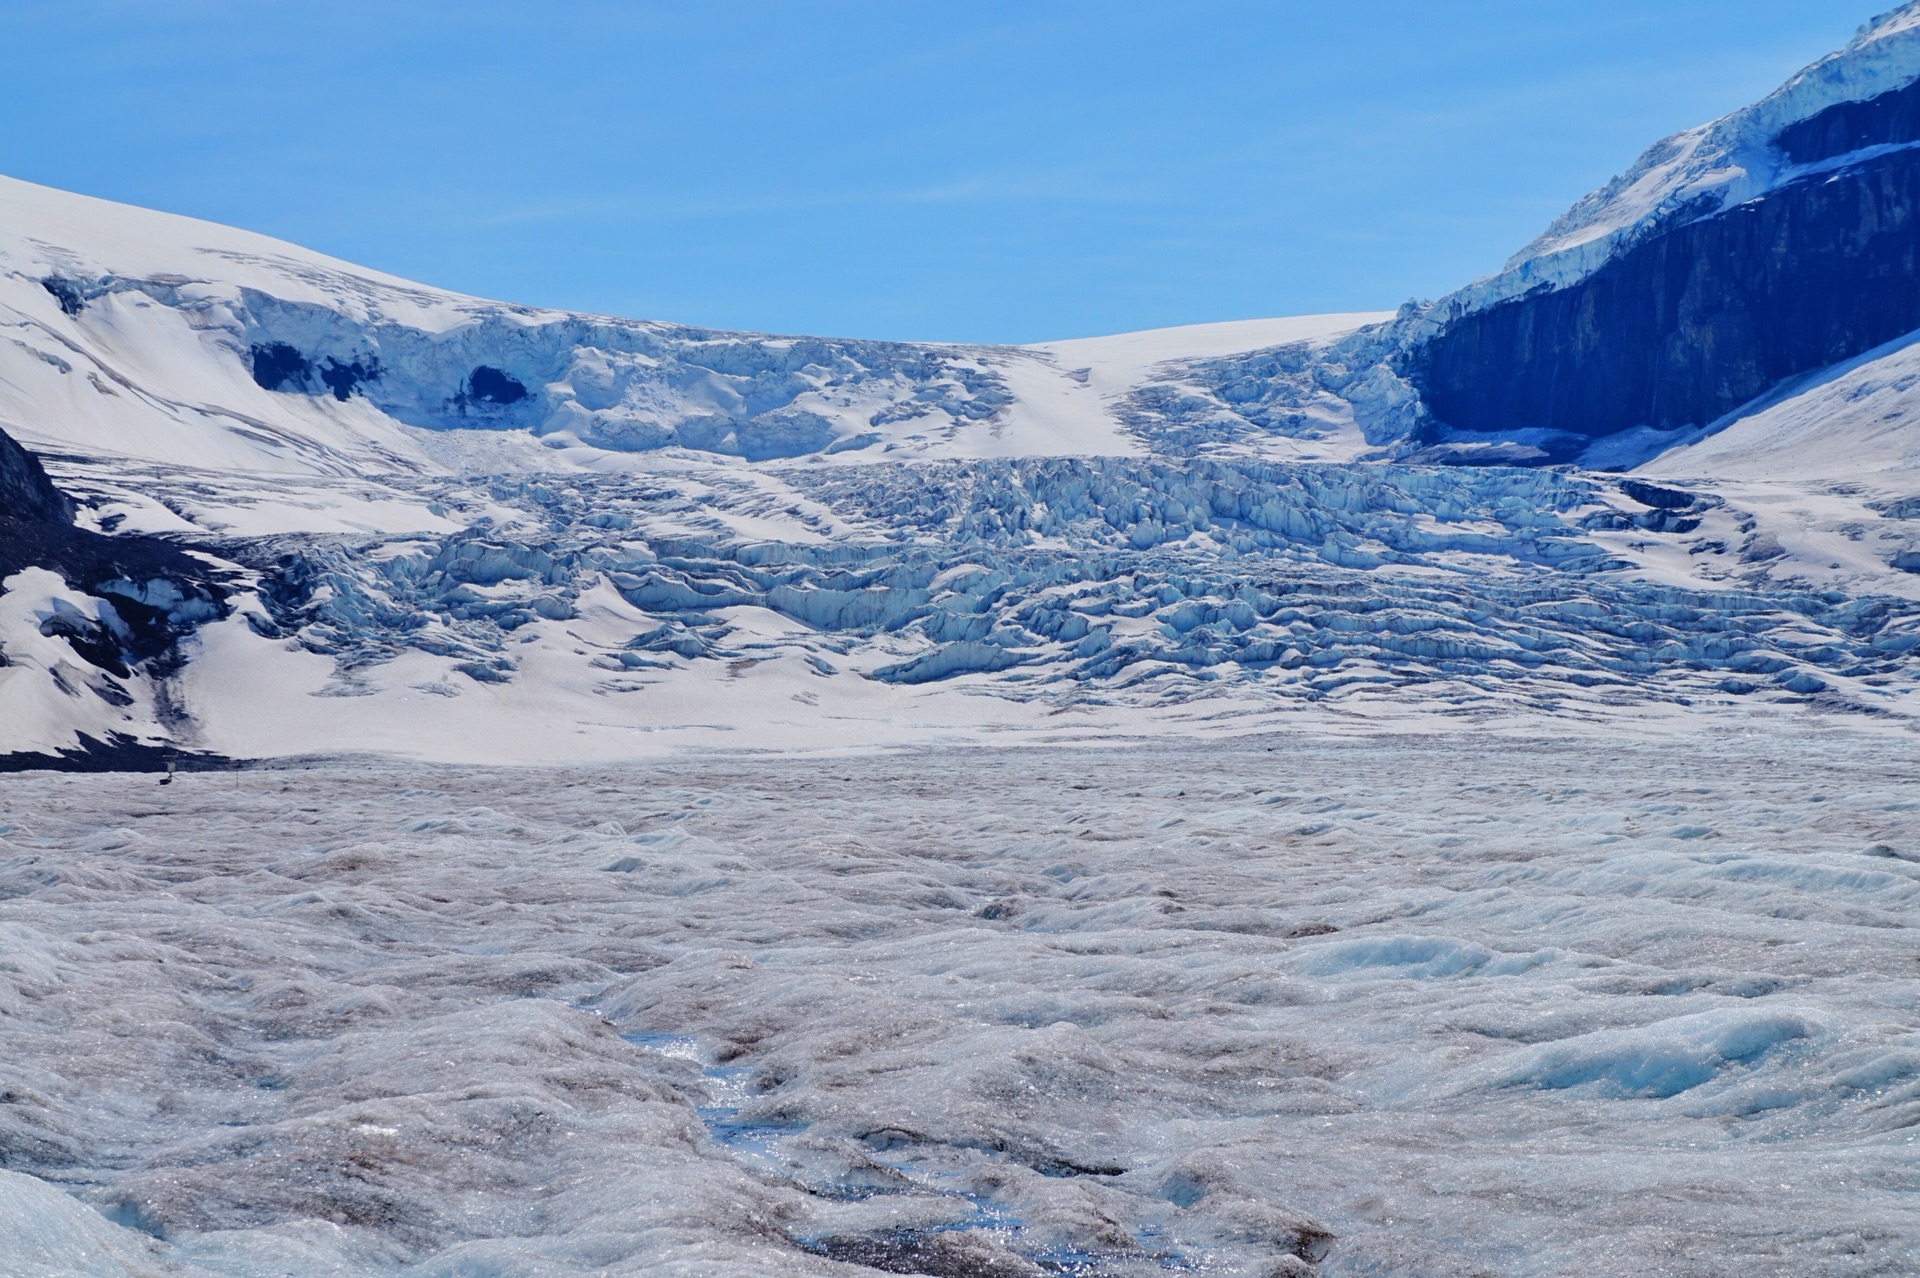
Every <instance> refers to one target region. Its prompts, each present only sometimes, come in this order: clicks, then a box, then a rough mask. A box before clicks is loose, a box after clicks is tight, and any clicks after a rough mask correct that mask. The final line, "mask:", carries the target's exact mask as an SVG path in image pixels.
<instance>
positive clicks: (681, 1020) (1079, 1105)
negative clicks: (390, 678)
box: [0, 730, 1920, 1278]
mask: <svg viewBox="0 0 1920 1278" xmlns="http://www.w3.org/2000/svg"><path fill="white" fill-rule="evenodd" d="M1916 765H1920V756H1916V753H1915V746H1914V744H1913V742H1912V741H1911V740H1910V739H1908V740H1903V741H1896V742H1887V741H1880V740H1872V739H1865V738H1860V737H1856V736H1849V735H1846V734H1837V735H1836V734H1833V733H1816V734H1800V733H1791V732H1783V733H1775V734H1770V735H1759V736H1755V735H1751V734H1747V735H1743V734H1742V733H1741V732H1740V731H1738V730H1731V731H1726V732H1722V733H1713V734H1704V735H1697V736H1695V737H1693V738H1690V739H1689V740H1687V741H1685V742H1684V743H1682V742H1646V741H1640V742H1635V741H1630V740H1614V741H1599V740H1580V739H1575V740H1564V739H1563V740H1501V739H1498V738H1493V737H1483V738H1477V739H1475V741H1474V744H1473V748H1471V749H1463V748H1461V745H1460V744H1459V743H1458V742H1457V741H1452V740H1442V741H1428V742H1420V741H1416V740H1410V739H1374V740H1369V741H1365V742H1348V743H1341V742H1338V741H1333V740H1327V739H1318V740H1316V739H1310V738H1305V737H1302V736H1301V735H1299V734H1288V735H1283V736H1263V737H1251V738H1246V739H1243V740H1240V741H1236V742H1230V743H1215V744H1213V745H1208V746H1196V745H1194V744H1192V743H1185V742H1178V741H1176V742H1173V743H1170V744H1163V745H1158V746H1152V747H1144V748H1133V749H1113V748H1073V749H1066V748H1058V747H1045V748H1036V749H1027V750H1006V749H999V750H981V749H959V750H940V751H926V750H922V751H910V752H903V753H897V754H892V755H887V756H871V755H869V756H861V757H838V758H811V759H809V758H804V757H798V756H794V755H783V756H778V757H758V758H756V757H751V756H744V755H740V754H737V753H733V754H725V755H712V756H707V757H703V758H698V759H685V760H680V761H671V762H661V763H656V764H652V765H648V766H646V767H644V768H635V767H631V766H622V767H607V768H569V769H566V770H543V769H514V770H499V769H471V768H467V769H458V768H423V767H418V766H399V765H394V764H365V765H341V764H316V765H310V766H290V767H289V766H281V767H265V768H250V769H247V770H243V771H239V772H230V773H229V772H200V773H191V774H184V773H183V774H181V776H180V777H179V778H178V779H177V780H176V781H175V782H174V783H173V784H172V785H171V786H167V787H160V786H157V785H155V784H154V782H153V779H152V778H151V777H150V776H148V777H131V776H126V775H111V776H74V775H53V774H37V775H27V776H20V777H15V778H13V779H11V780H10V781H9V782H8V784H7V785H6V787H5V788H4V789H0V937H3V938H4V948H0V1015H4V1016H5V1018H6V1023H7V1025H8V1030H7V1044H8V1050H7V1052H6V1053H5V1055H4V1059H0V1160H4V1167H5V1170H3V1171H0V1243H4V1244H5V1245H6V1248H7V1251H6V1255H7V1257H8V1260H7V1271H8V1272H9V1273H10V1274H19V1275H22V1278H28V1276H29V1275H30V1276H31V1278H41V1276H42V1275H44V1276H45V1278H53V1276H54V1275H67V1274H75V1273H83V1274H97V1275H102V1276H107V1275H111V1276H114V1278H119V1276H120V1275H142V1276H143V1278H158V1276H160V1275H168V1276H177V1278H210V1276H211V1275H234V1276H236V1278H238V1276H241V1275H245V1276H247V1278H254V1276H256V1275H268V1274H272V1275H288V1276H294V1275H300V1276H303V1278H304V1276H305V1275H314V1274H329V1273H353V1274H362V1275H385V1274H392V1275H409V1276H411V1275H448V1276H451V1275H473V1274H513V1275H536V1274H538V1275H554V1276H556V1278H557V1276H559V1275H568V1274H583V1275H584V1274H600V1275H612V1274H647V1275H669V1274H680V1275H714V1276H715V1278H721V1276H725V1278H737V1276H738V1275H741V1274H748V1273H751V1274H756V1275H768V1276H770V1278H771V1276H773V1275H789V1274H791V1275H796V1276H798V1275H819V1276H820V1278H827V1276H829V1275H848V1278H852V1276H853V1275H857V1274H861V1273H866V1274H871V1273H874V1272H876V1271H880V1272H892V1273H920V1274H930V1275H943V1276H945V1278H1003V1276H1005V1278H1011V1276H1014V1275H1020V1276H1024V1278H1034V1276H1037V1275H1043V1274H1077V1275H1083V1276H1085V1278H1097V1276H1106V1278H1123V1276H1128V1275H1146V1274H1160V1273H1168V1272H1172V1273H1190V1274H1203V1275H1204V1274H1220V1275H1228V1274H1253V1275H1263V1276H1270V1275H1300V1274H1309V1273H1320V1274H1324V1275H1373V1276H1377V1275H1382V1274H1437V1273H1448V1274H1454V1273H1458V1274H1491V1273H1498V1274H1503V1275H1512V1276H1516V1278H1523V1276H1526V1275H1558V1274H1569V1273H1581V1274H1590V1275H1616V1274H1617V1275H1623V1276H1624V1275H1641V1274H1646V1273H1649V1272H1661V1273H1667V1274H1673V1275H1698V1276H1700V1278H1708V1276H1713V1278H1718V1276H1720V1275H1725V1274H1727V1273H1729V1272H1739V1273H1744V1274H1752V1275H1782V1276H1783V1278H1784V1276H1786V1275H1793V1276H1795V1278H1803V1276H1805V1275H1814V1274H1817V1275H1831V1276H1836V1278H1838V1276H1842V1275H1860V1276H1861V1278H1866V1276H1867V1275H1884V1274H1891V1273H1901V1272H1910V1271H1912V1270H1913V1268H1914V1267H1915V1266H1917V1265H1920V1251H1917V1250H1916V1247H1917V1246H1920V1232H1916V1231H1915V1229H1914V1225H1913V1222H1914V1219H1915V1206H1916V1201H1917V1197H1916V1196H1917V1195H1920V1178H1917V1177H1916V1171H1915V1169H1916V1162H1915V1149H1916V1147H1915V1144H1914V1141H1915V1139H1916V1137H1915V1135H1914V1133H1915V1131H1916V1124H1920V1033H1917V1032H1916V1028H1915V1027H1916V1017H1920V970H1916V968H1915V964H1914V961H1913V960H1914V954H1913V946H1912V944H1911V942H1910V940H1908V939H1907V938H1909V937H1910V936H1911V934H1912V929H1913V927H1914V926H1915V924H1916V921H1917V920H1916V914H1915V910H1916V906H1917V905H1920V844H1916V843H1915V841H1914V831H1915V824H1914V821H1913V811H1914V798H1913V795H1912V784H1911V778H1912V775H1913V770H1914V768H1915V766H1916ZM983 795H991V796H992V799H993V801H992V802H990V803H983V802H982V796H983Z"/></svg>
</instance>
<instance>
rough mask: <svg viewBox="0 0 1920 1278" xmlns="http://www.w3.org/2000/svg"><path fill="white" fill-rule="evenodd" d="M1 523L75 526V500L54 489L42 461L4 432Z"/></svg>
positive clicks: (1, 436) (1, 441)
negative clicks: (9, 521) (5, 520)
mask: <svg viewBox="0 0 1920 1278" xmlns="http://www.w3.org/2000/svg"><path fill="white" fill-rule="evenodd" d="M0 519H10V520H17V521H21V522H26V523H53V524H69V523H72V522H73V499H72V498H70V497H68V496H67V495H66V494H65V493H63V492H61V491H60V490H59V489H58V488H55V487H54V486H53V481H52V480H51V479H48V478H47V471H46V468H45V467H44V466H42V465H41V464H40V459H39V458H38V457H35V456H34V455H33V454H32V453H30V452H28V451H27V450H26V449H24V448H22V447H20V445H19V444H18V443H16V442H15V441H14V438H13V437H12V436H11V435H9V434H7V433H6V432H5V431H0Z"/></svg>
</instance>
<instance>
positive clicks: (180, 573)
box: [0, 431, 227, 677]
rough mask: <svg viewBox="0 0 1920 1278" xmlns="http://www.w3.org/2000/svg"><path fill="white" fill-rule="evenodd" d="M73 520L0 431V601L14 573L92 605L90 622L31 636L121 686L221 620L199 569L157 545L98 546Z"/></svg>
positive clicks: (49, 625) (220, 592)
mask: <svg viewBox="0 0 1920 1278" xmlns="http://www.w3.org/2000/svg"><path fill="white" fill-rule="evenodd" d="M73 517H74V503H73V499H72V498H71V497H69V496H67V494H65V493H63V492H61V491H60V490H59V489H58V488H57V487H55V486H54V484H53V481H52V480H51V479H49V478H48V477H47V472H46V470H45V469H44V468H43V467H42V466H41V465H40V461H39V459H38V458H37V457H35V456H34V455H33V454H32V453H30V452H28V451H27V450H26V449H24V448H22V447H21V446H20V445H19V444H18V443H16V442H15V441H14V439H13V438H12V437H11V436H9V435H7V434H6V433H5V432H4V431H0V592H4V590H5V582H6V580H7V579H8V578H9V577H12V576H13V575H14V574H15V573H18V572H20V571H22V570H23V569H27V568H45V569H48V570H50V571H52V572H54V573H57V574H58V575H59V576H60V577H61V578H62V579H63V580H64V581H66V583H67V584H68V585H70V586H72V587H73V588H74V589H75V590H78V591H81V592H83V593H85V594H87V595H90V596H93V597H94V598H95V599H97V600H99V601H100V602H101V605H102V606H101V608H100V609H99V610H98V615H97V616H95V617H86V616H83V615H82V614H79V613H77V612H73V613H55V614H53V615H51V616H49V617H47V618H46V620H45V621H44V622H43V623H42V627H41V630H42V633H43V634H48V635H57V636H59V637H61V638H64V639H66V640H67V642H68V643H69V644H70V645H71V646H72V648H73V650H74V651H75V652H76V653H77V654H78V655H79V656H80V657H81V658H83V659H84V660H85V661H86V662H87V663H88V664H90V665H93V666H96V667H98V668H100V669H102V670H106V671H109V672H112V673H114V674H117V675H120V676H123V677H124V676H125V675H126V674H127V672H128V669H129V667H131V666H132V665H134V664H137V663H139V662H141V661H145V660H148V659H151V658H156V657H161V656H163V655H165V654H167V653H168V652H169V651H170V650H171V649H172V647H173V645H174V643H175V642H176V641H177V640H178V639H179V638H180V636H181V635H183V634H186V633H187V632H189V631H190V630H192V629H193V628H194V627H195V626H197V625H198V624H200V623H201V622H203V621H207V620H210V619H211V618H214V617H217V616H221V615H223V614H224V611H225V606H226V604H225V601H226V597H227V591H226V588H225V587H224V586H223V585H221V584H220V582H219V580H218V577H219V574H217V573H216V572H214V571H213V569H212V568H211V567H210V566H209V565H208V564H206V563H205V562H203V561H201V560H199V559H196V558H194V557H193V556H192V555H189V554H187V553H186V552H185V551H184V550H182V549H181V548H180V547H178V546H175V545H174V544H173V543H171V542H167V541H163V540H161V539H159V538H157V537H143V536H123V537H106V536H102V535H101V534H99V533H96V532H90V531H88V530H87V529H84V528H78V527H75V526H74V523H73ZM5 664H6V654H5V652H4V650H0V665H5Z"/></svg>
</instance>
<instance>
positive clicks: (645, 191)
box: [0, 0, 1892, 341]
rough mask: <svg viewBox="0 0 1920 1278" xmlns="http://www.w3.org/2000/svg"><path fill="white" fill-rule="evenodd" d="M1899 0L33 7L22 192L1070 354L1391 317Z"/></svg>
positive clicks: (542, 297)
mask: <svg viewBox="0 0 1920 1278" xmlns="http://www.w3.org/2000/svg"><path fill="white" fill-rule="evenodd" d="M1891 4H1892V0H1877V2H1876V0H1866V3H1863V4H1859V5H1854V4H1850V3H1848V2H1847V0H1607V2H1606V3H1595V2H1594V0H1577V2H1574V0H1446V2H1445V3H1436V2H1435V0H1419V2H1417V3H1416V2H1415V0H1156V2H1151V3H1149V2H1136V0H1105V2H1098V3H1096V2H1093V0H1024V2H1023V3H1015V2H1004V3H1003V2H1002V0H965V2H957V0H949V2H948V3H916V2H914V0H889V2H886V3H880V2H875V0H783V2H778V3H774V2H765V0H703V2H701V3H693V2H686V3H654V2H651V0H626V2H621V3H615V2H612V0H539V2H538V3H534V2H532V0H521V2H516V3H506V2H503V0H458V2H457V3H456V2H454V0H444V2H442V0H387V2H386V3H365V2H363V0H325V2H324V3H319V4H314V3H305V4H294V3H285V2H277V0H250V2H249V3H244V4H243V3H233V2H231V0H170V2H169V3H167V4H153V3H151V0H111V2H99V0H54V2H43V0H0V23H4V27H3V28H0V29H4V31H5V38H4V40H0V113H3V115H4V118H5V119H6V120H7V122H8V123H7V127H6V129H5V130H4V131H0V171H3V172H5V173H8V174H10V175H12V176H14V177H19V178H25V179H27V180H30V181H36V182H44V183H48V184H50V185H54V186H61V187H66V188H69V189H72V190H77V191H84V192H86V193H88V194H92V195H100V196H105V197H108V198H111V199H118V200H125V201H129V202H132V203H137V204H144V205H149V206H152V207H156V208H163V209H167V210H171V211H174V212H180V213H188V214H192V215H194V216H197V217H205V218H211V219H214V220H217V221H222V222H229V223H233V224H236V225H240V226H245V227H248V228H250V229H253V230H258V231H263V232H266V233H269V234H273V235H279V236H282V237H285V238H287V239H290V240H294V241H297V242H299V243H302V244H306V245H309V246H311V247H314V248H317V249H321V250H324V251H326V252H330V253H334V254H337V255H338V256H341V257H344V258H348V259H351V260H353V261H356V262H361V263H364V264H366V265H369V266H375V267H379V268H381V269H384V270H388V271H392V272H394V273H397V274H400V275H405V276H409V277H412V278H416V279H421V280H425V281H428V282H431V283H434V284H439V285H444V286H446V287H450V288H457V289H462V290H465V291H468V292H473V293H478V294H481V295H483V296H488V297H499V298H506V299H510V300H514V301H523V302H531V303H538V304H543V305H551V306H561V307H569V308H577V309H584V310H596V311H605V312H611V313H616V314H624V315H637V316H645V317H648V318H662V319H674V320H681V321H685V322H689V323H698V324H710V325H714V326H719V327H729V328H749V329H760V330H768V331H779V332H805V333H830V334H845V335H857V336H875V337H898V338H919V339H934V340H966V341H1032V340H1039V339H1043V338H1049V337H1065V336H1075V335H1082V334H1093V333H1105V332H1116V331H1124V330H1128V329H1135V328H1146V327H1157V326H1161V325H1169V324H1184V323H1196V322H1203V321H1208V320H1222V319H1240V318H1248V317H1253V316H1264V315H1282V314H1299V313H1307V312H1315V311H1327V310H1352V309H1372V308H1386V307H1391V306H1394V305H1397V304H1398V303H1399V302H1401V301H1403V300H1405V299H1406V298H1407V297H1409V296H1415V295H1419V296H1433V295H1438V294H1440V293H1444V292H1446V291H1448V290H1449V289H1451V288H1452V287H1454V286H1456V285H1458V284H1461V283H1464V282H1465V281H1467V280H1468V279H1471V278H1473V277H1475V276H1478V275H1482V274H1485V273H1486V272H1488V271H1490V270H1493V269H1495V268H1497V267H1498V266H1499V264H1500V263H1501V261H1502V260H1503V259H1504V258H1505V257H1506V256H1507V254H1508V253H1510V252H1511V251H1512V250H1513V249H1515V248H1517V247H1518V246H1519V245H1520V244H1522V243H1524V242H1525V241H1526V240H1528V239H1530V238H1531V237H1532V236H1533V235H1534V234H1535V233H1537V232H1538V231H1539V230H1540V229H1541V228H1542V227H1544V226H1545V225H1546V223H1547V222H1548V221H1550V220H1551V219H1552V218H1553V217H1554V216H1555V215H1556V214H1557V213H1558V212H1559V211H1560V210H1561V209H1562V208H1564V207H1565V206H1566V205H1567V204H1569V203H1571V202H1572V201H1573V200H1574V199H1575V198H1577V197H1578V196H1579V195H1580V194H1582V193H1583V192H1585V191H1587V190H1589V189H1590V188H1592V187H1594V186H1597V185H1599V184H1601V183H1603V182H1604V181H1605V180H1606V179H1607V178H1608V177H1610V176H1612V175H1613V174H1614V173H1616V172H1618V171H1619V170H1620V169H1621V168H1623V167H1625V166H1626V165H1627V164H1628V163H1630V162H1631V161H1632V159H1633V158H1634V157H1635V155H1637V154H1638V153H1639V151H1640V150H1641V149H1642V148H1643V147H1644V146H1645V145H1646V144H1648V143H1650V142H1652V141H1654V140H1655V139H1656V138H1658V137H1660V136H1663V135H1664V134H1667V133H1670V132H1673V131H1674V130H1676V129H1679V128H1682V127H1685V126H1688V125H1691V124H1696V123H1699V122H1701V121H1704V120H1707V119H1710V118H1712V117H1714V116H1717V115H1720V114H1722V113H1724V112H1725V111H1728V110H1730V109H1733V108H1735V107H1738V106H1740V105H1743V104H1744V103H1746V102H1748V101H1750V100H1752V99H1753V98H1756V97H1758V96H1760V95H1761V94H1763V93H1766V92H1767V91H1769V90H1771V89H1772V88H1773V87H1775V86H1776V85H1777V84H1778V83H1779V82H1780V81H1781V80H1783V79H1785V78H1786V77H1787V76H1788V75H1789V74H1791V73H1792V72H1793V71H1794V70H1796V69H1798V68H1799V67H1800V66H1802V65H1804V64H1805V63H1806V62H1808V61H1811V60H1812V59H1813V58H1815V57H1817V56H1819V55H1820V54H1822V53H1824V52H1826V51H1827V50H1829V49H1831V48H1835V47H1838V46H1839V45H1840V44H1842V43H1844V42H1845V40H1846V39H1847V38H1848V37H1849V36H1850V35H1851V34H1852V32H1853V30H1854V29H1855V28H1856V27H1857V26H1858V25H1859V24H1860V23H1861V22H1863V21H1865V20H1866V19H1867V18H1868V17H1870V16H1871V15H1872V14H1873V13H1874V12H1876V11H1878V10H1879V9H1883V8H1887V7H1891Z"/></svg>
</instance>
